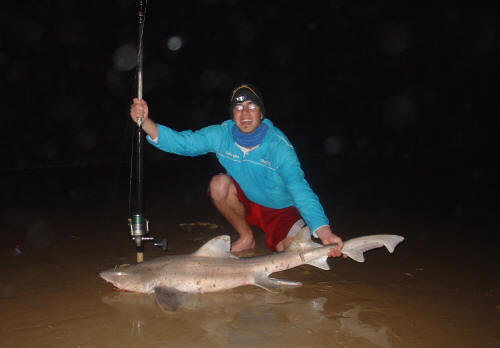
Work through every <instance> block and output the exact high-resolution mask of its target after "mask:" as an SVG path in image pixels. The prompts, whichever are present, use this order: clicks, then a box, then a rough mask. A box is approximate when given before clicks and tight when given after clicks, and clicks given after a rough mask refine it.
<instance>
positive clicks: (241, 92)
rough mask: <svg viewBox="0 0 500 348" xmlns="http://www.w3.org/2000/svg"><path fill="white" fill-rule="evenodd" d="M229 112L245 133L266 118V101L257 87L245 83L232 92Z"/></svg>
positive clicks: (249, 131)
mask: <svg viewBox="0 0 500 348" xmlns="http://www.w3.org/2000/svg"><path fill="white" fill-rule="evenodd" d="M229 112H230V114H231V116H232V118H233V121H234V122H235V123H236V127H238V129H239V130H240V131H242V132H243V133H251V132H253V131H254V130H255V129H256V128H257V127H259V126H260V123H261V121H262V119H263V118H264V112H265V109H264V103H263V102H262V97H261V95H260V92H259V90H258V89H257V87H255V86H252V85H250V84H243V85H240V86H238V87H236V88H235V89H234V90H233V92H232V93H231V101H230V106H229Z"/></svg>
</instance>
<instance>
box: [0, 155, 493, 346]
mask: <svg viewBox="0 0 500 348" xmlns="http://www.w3.org/2000/svg"><path fill="white" fill-rule="evenodd" d="M120 170H121V169H120ZM169 170H172V171H174V172H175V173H174V174H172V175H171V177H176V178H180V179H176V182H175V183H173V184H172V182H171V181H169V180H165V179H164V178H162V176H161V175H160V174H156V175H157V177H154V178H153V179H152V180H151V181H150V182H149V186H148V191H147V193H148V194H147V200H146V210H147V211H146V216H147V217H148V218H149V219H150V220H151V233H152V234H153V235H155V236H157V237H161V238H163V237H166V238H167V239H168V242H169V251H168V253H171V254H183V253H189V252H192V251H194V250H196V249H197V248H198V247H199V246H201V245H202V244H203V243H204V242H205V241H207V240H208V239H210V238H211V237H213V236H216V235H220V234H228V235H230V236H231V238H233V239H234V238H235V234H234V232H233V230H232V229H231V227H230V226H229V225H228V224H227V223H226V222H225V221H224V220H223V219H222V218H221V217H220V216H219V214H218V213H217V211H216V210H215V209H214V208H213V207H212V206H211V204H210V202H209V201H208V200H207V198H206V197H205V195H204V194H203V193H204V190H205V187H206V184H207V182H208V179H209V177H210V176H211V175H212V173H211V172H210V171H208V172H207V173H203V174H201V175H200V174H199V173H196V171H191V172H190V173H188V174H186V175H179V174H180V173H181V170H182V167H181V166H180V165H178V164H177V162H176V163H173V164H171V165H170V169H169ZM216 170H217V168H213V171H214V172H215V171H216ZM117 173H118V174H117ZM120 173H121V172H120V171H119V170H118V169H116V168H102V167H92V168H85V169H83V168H72V169H67V168H66V169H61V168H59V169H58V168H54V169H51V170H29V171H23V172H6V173H4V177H5V179H6V180H4V182H5V181H7V182H8V184H7V183H5V184H4V187H3V192H4V193H5V198H6V202H7V203H8V204H7V205H6V206H5V208H4V210H3V212H2V216H1V221H2V226H3V227H4V228H3V229H2V237H3V240H4V243H3V244H2V246H1V253H0V270H1V272H0V303H1V308H2V309H1V311H0V323H1V324H0V328H1V331H0V332H1V334H0V346H2V347H145V346H148V347H257V346H266V347H283V346H290V347H299V346H300V347H304V346H307V347H495V346H499V345H500V334H499V332H500V330H499V327H500V325H499V324H500V296H499V295H500V294H499V291H500V290H499V289H500V288H499V284H500V282H499V277H498V257H497V256H496V245H495V244H494V243H493V241H494V240H493V239H492V237H491V236H493V235H494V233H497V231H496V229H497V228H498V225H497V224H496V223H495V221H494V219H493V218H492V217H491V215H489V214H488V212H480V211H476V212H471V213H470V214H463V215H453V214H449V213H447V212H448V211H449V210H447V208H446V207H444V206H442V205H439V204H432V202H431V201H429V205H427V206H420V208H421V209H420V210H418V211H416V210H412V209H411V208H412V205H411V203H409V202H408V201H406V202H402V203H401V202H394V201H391V200H390V199H389V198H387V199H385V200H384V201H383V202H382V203H381V201H379V200H377V197H376V196H372V197H371V198H370V197H369V195H365V196H363V193H362V192H361V193H360V192H358V194H353V193H352V192H349V190H347V189H346V190H342V189H338V188H337V189H336V190H335V195H336V197H335V202H334V204H333V205H327V204H325V206H326V207H327V208H326V209H328V207H329V208H330V209H331V210H333V209H335V215H336V231H337V232H338V233H339V234H341V235H342V236H343V237H344V238H345V239H348V238H351V237H355V236H361V235H366V234H375V233H389V234H392V233H394V234H400V235H403V236H405V238H406V240H405V242H404V243H403V244H401V245H399V246H398V247H397V248H396V251H395V253H394V254H389V253H387V251H385V250H382V249H380V250H375V251H372V252H370V253H367V255H366V262H365V263H356V262H354V261H352V260H339V259H330V260H329V263H330V265H331V267H332V270H330V271H324V270H320V269H316V268H313V267H311V266H301V267H298V268H295V269H293V270H289V271H286V272H281V273H279V274H275V276H276V277H279V278H283V279H289V280H298V281H301V282H302V283H303V286H302V287H299V288H293V289H289V290H286V291H284V292H283V293H280V294H270V293H267V292H266V291H264V290H263V289H260V288H257V287H250V286H246V287H241V288H237V289H233V290H231V291H227V292H223V293H215V294H207V295H200V296H195V297H193V298H192V299H191V300H190V301H189V302H188V303H186V305H185V306H183V307H181V309H179V310H178V311H177V312H176V313H173V314H166V313H164V312H162V311H161V310H160V309H159V308H158V307H157V306H156V304H155V302H154V299H153V298H152V296H147V295H137V294H130V293H123V292H116V291H113V289H112V287H111V286H110V285H109V284H107V283H106V282H105V281H103V280H102V279H100V278H99V277H98V272H99V271H101V270H104V269H107V268H110V267H113V266H114V265H117V264H124V263H133V262H135V249H134V247H133V244H132V242H131V240H130V239H129V236H128V230H127V228H128V227H127V214H128V208H127V207H128V191H127V182H126V180H127V178H126V175H125V176H123V174H120ZM195 173H196V175H195ZM318 186H319V190H317V191H320V192H318V194H319V195H320V197H321V196H328V195H330V194H331V192H329V191H328V188H329V186H328V184H318ZM332 192H333V191H332ZM389 197H398V196H397V195H396V194H394V195H392V196H391V195H389ZM409 201H411V199H409ZM419 201H425V199H424V198H419ZM327 203H329V204H330V203H331V201H329V200H328V199H327ZM440 208H442V209H440ZM327 213H328V214H329V216H331V215H333V212H331V211H328V212H327ZM494 228H495V230H494ZM255 232H256V236H257V247H256V249H255V250H254V251H253V252H250V253H245V254H244V255H242V256H251V255H257V254H262V253H266V252H267V250H266V249H265V244H264V239H263V236H262V233H261V232H260V231H258V230H255ZM468 232H470V233H471V234H472V236H470V235H469V234H468ZM162 254H163V252H162V251H161V250H160V249H158V248H154V247H153V246H152V245H151V244H149V245H147V246H146V251H145V258H146V259H151V258H154V257H157V256H160V255H162Z"/></svg>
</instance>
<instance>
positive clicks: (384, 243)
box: [342, 234, 404, 262]
mask: <svg viewBox="0 0 500 348" xmlns="http://www.w3.org/2000/svg"><path fill="white" fill-rule="evenodd" d="M403 240H404V237H401V236H397V235H394V234H377V235H371V236H364V237H359V238H353V239H349V240H348V241H346V242H345V243H344V247H343V248H342V253H343V254H345V255H347V256H349V257H350V258H351V259H353V260H355V261H358V262H364V261H365V257H364V255H363V253H364V252H365V251H368V250H372V249H376V248H380V247H386V249H387V250H388V251H389V252H390V253H392V252H393V251H394V248H396V246H397V245H398V244H399V243H401V242H402V241H403Z"/></svg>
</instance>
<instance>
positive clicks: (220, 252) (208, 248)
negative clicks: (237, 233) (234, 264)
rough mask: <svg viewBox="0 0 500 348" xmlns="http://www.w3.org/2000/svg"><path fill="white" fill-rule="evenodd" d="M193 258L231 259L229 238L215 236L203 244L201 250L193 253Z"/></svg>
mask: <svg viewBox="0 0 500 348" xmlns="http://www.w3.org/2000/svg"><path fill="white" fill-rule="evenodd" d="M193 256H199V257H231V258H236V256H234V255H233V254H231V238H230V237H229V236H226V235H223V236H217V237H215V238H212V239H210V240H209V241H208V242H206V243H205V244H203V246H202V247H201V248H199V249H198V250H197V251H195V252H194V253H193Z"/></svg>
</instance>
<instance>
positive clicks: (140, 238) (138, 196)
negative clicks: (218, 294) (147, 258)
mask: <svg viewBox="0 0 500 348" xmlns="http://www.w3.org/2000/svg"><path fill="white" fill-rule="evenodd" d="M146 8H147V0H146V3H144V2H143V0H139V2H138V9H137V17H138V23H139V38H138V44H137V98H138V99H142V51H143V43H142V41H143V40H142V37H143V33H144V23H145V21H146ZM135 141H136V146H135V151H136V152H135V160H136V165H135V190H134V194H135V207H134V209H131V216H130V218H129V219H128V224H129V228H130V235H131V237H132V240H133V241H134V243H135V249H136V253H137V262H138V263H141V262H143V261H144V242H145V241H152V242H154V245H155V246H158V247H161V248H162V249H163V250H167V240H166V239H163V240H162V242H160V243H156V242H155V239H154V237H150V236H147V234H148V233H149V220H148V219H146V217H145V216H144V192H143V157H144V152H143V149H144V131H143V129H142V118H138V119H137V127H136V136H135Z"/></svg>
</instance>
